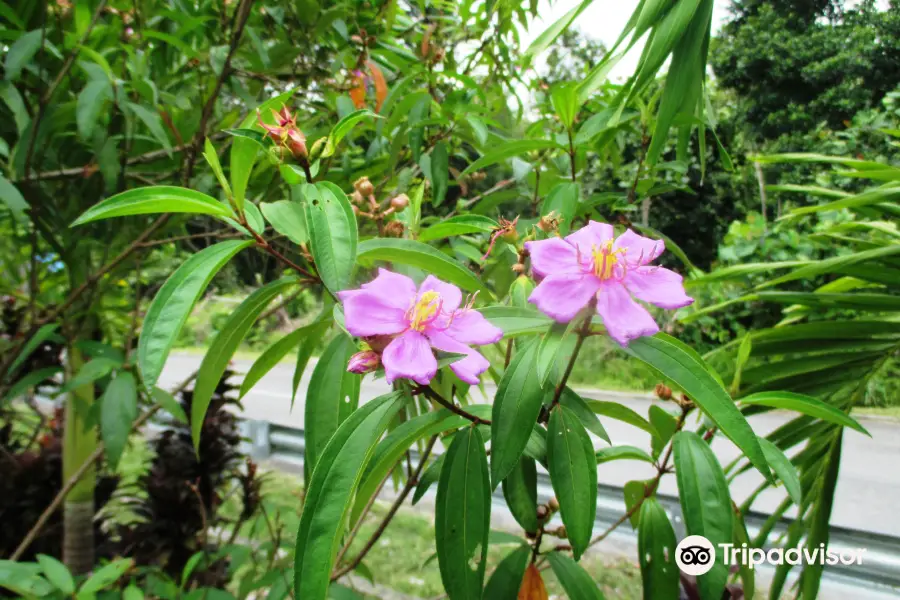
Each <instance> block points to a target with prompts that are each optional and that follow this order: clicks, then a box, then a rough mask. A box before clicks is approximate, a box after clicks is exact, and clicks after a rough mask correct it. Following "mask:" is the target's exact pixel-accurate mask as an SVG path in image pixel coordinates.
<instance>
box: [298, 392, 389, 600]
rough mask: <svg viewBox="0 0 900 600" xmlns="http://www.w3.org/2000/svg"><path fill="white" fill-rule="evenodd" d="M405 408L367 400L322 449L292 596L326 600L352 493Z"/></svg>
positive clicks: (301, 533) (308, 502) (306, 508)
mask: <svg viewBox="0 0 900 600" xmlns="http://www.w3.org/2000/svg"><path fill="white" fill-rule="evenodd" d="M402 404H403V396H402V395H401V394H398V393H391V394H387V395H384V396H379V397H378V398H376V399H375V400H372V401H370V402H367V403H366V404H364V405H363V406H361V407H360V408H359V410H357V411H356V412H354V413H353V414H352V415H350V418H349V419H347V420H346V421H344V423H343V424H342V425H341V426H340V427H339V428H338V430H337V431H336V432H335V434H334V436H333V437H332V438H331V440H330V441H329V442H328V445H327V446H326V447H325V449H324V450H323V451H322V456H321V458H320V460H319V466H318V468H316V469H315V471H314V472H313V474H312V477H311V479H310V481H309V487H308V488H307V492H306V502H305V503H304V505H303V512H302V513H301V514H300V524H299V526H298V530H297V545H296V550H295V554H294V595H295V597H296V598H304V599H307V598H308V599H309V600H324V599H325V598H326V596H327V594H328V584H329V580H330V578H331V569H332V566H333V563H334V558H335V555H336V554H337V551H338V546H339V545H340V542H341V534H342V533H343V530H344V525H345V522H346V519H347V513H348V511H349V510H350V502H351V499H352V498H353V492H354V491H355V490H356V486H357V484H358V483H359V479H360V477H362V474H363V470H364V469H365V468H366V464H367V463H368V462H369V459H370V458H371V456H372V452H373V451H374V449H375V444H376V442H377V441H378V438H380V437H381V435H382V434H383V433H384V430H385V429H386V428H387V425H388V423H389V422H390V420H391V419H393V418H394V415H395V414H396V413H397V411H398V410H399V409H400V407H401V406H402Z"/></svg>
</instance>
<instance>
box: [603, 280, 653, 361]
mask: <svg viewBox="0 0 900 600" xmlns="http://www.w3.org/2000/svg"><path fill="white" fill-rule="evenodd" d="M597 312H598V313H600V316H601V317H603V324H604V325H605V326H606V331H607V332H608V333H609V336H610V337H611V338H612V339H614V340H616V341H617V342H619V344H621V345H622V346H627V345H628V342H630V341H631V340H633V339H637V338H639V337H643V336H645V335H653V334H654V333H656V332H658V331H659V326H658V325H657V324H656V321H654V320H653V317H652V316H651V315H650V313H648V312H647V309H645V308H644V307H643V306H641V305H640V304H638V303H637V302H635V301H634V300H632V299H631V296H630V295H629V294H628V290H626V289H625V286H623V285H622V284H620V283H612V282H611V283H607V284H606V285H604V286H603V288H602V289H601V290H600V293H599V294H597Z"/></svg>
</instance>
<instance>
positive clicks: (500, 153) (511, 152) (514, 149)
mask: <svg viewBox="0 0 900 600" xmlns="http://www.w3.org/2000/svg"><path fill="white" fill-rule="evenodd" d="M548 148H556V149H562V148H563V147H562V146H561V145H559V144H557V143H556V142H554V141H551V140H512V141H508V142H505V143H503V144H502V145H501V146H499V147H497V148H494V149H492V150H490V151H488V152H487V153H486V154H485V155H484V156H482V157H481V158H479V159H478V160H476V161H475V162H473V163H472V164H470V165H469V166H468V167H466V168H465V169H464V170H463V172H462V173H460V174H459V176H460V177H465V176H466V175H468V174H469V173H472V172H474V171H478V170H480V169H483V168H485V167H489V166H490V165H493V164H496V163H498V162H500V161H503V160H506V159H508V158H512V157H513V156H518V155H520V154H525V153H526V152H533V151H535V150H547V149H548Z"/></svg>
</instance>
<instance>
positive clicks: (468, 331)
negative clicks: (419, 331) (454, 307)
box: [427, 309, 503, 346]
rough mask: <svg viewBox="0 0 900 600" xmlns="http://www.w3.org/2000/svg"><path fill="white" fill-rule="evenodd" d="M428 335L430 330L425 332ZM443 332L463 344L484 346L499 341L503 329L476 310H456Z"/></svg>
mask: <svg viewBox="0 0 900 600" xmlns="http://www.w3.org/2000/svg"><path fill="white" fill-rule="evenodd" d="M427 333H428V334H429V335H430V332H427ZM444 333H446V334H447V335H449V336H450V337H452V338H453V339H455V340H456V341H458V342H462V343H463V344H475V345H478V346H484V345H485V344H493V343H494V342H498V341H500V338H502V337H503V330H502V329H500V328H499V327H495V326H493V325H491V323H490V322H489V321H488V320H487V319H485V318H484V317H483V316H482V314H481V313H480V312H478V311H477V310H472V309H467V310H458V311H456V313H455V314H454V315H453V318H452V319H451V321H450V326H449V327H447V328H446V329H445V330H444Z"/></svg>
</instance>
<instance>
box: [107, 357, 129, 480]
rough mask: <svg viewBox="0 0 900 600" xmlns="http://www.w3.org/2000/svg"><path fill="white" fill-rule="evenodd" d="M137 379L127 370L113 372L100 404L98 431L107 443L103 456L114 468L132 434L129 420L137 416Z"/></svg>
mask: <svg viewBox="0 0 900 600" xmlns="http://www.w3.org/2000/svg"><path fill="white" fill-rule="evenodd" d="M137 412H138V409H137V383H136V382H135V380H134V375H132V374H131V373H129V372H128V371H120V372H119V373H117V374H116V376H115V377H114V378H113V380H112V381H110V382H109V385H108V386H106V391H105V392H104V393H103V399H102V400H101V405H100V433H101V434H102V436H103V444H104V446H105V447H106V460H107V462H108V463H109V468H110V469H112V470H113V471H115V470H116V467H117V466H118V464H119V459H120V458H121V457H122V451H123V450H125V445H126V444H127V443H128V436H129V435H130V434H131V424H132V423H133V422H134V419H135V418H136V417H137Z"/></svg>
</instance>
